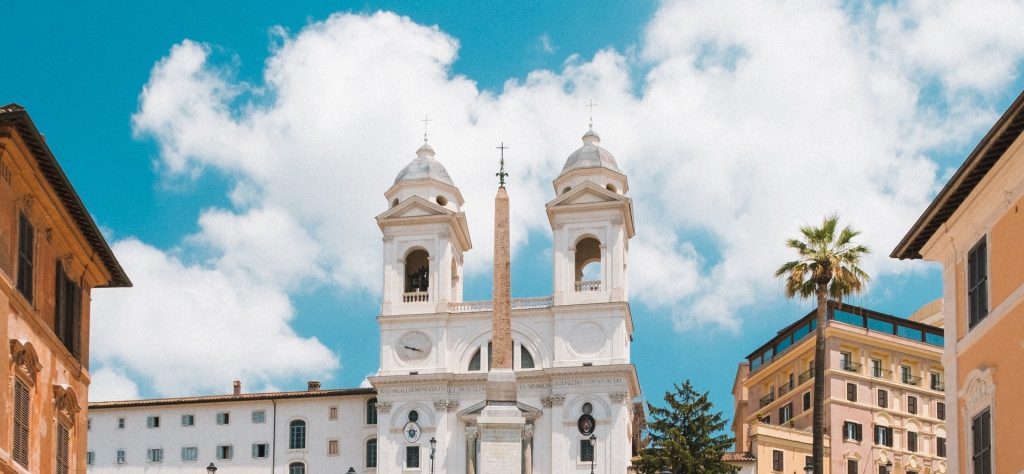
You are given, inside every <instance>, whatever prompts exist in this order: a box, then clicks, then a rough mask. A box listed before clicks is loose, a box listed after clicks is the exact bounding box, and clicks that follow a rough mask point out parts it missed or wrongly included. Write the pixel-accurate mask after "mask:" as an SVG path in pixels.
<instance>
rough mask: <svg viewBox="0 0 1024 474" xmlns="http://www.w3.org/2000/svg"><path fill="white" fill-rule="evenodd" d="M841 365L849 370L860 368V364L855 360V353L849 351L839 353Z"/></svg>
mask: <svg viewBox="0 0 1024 474" xmlns="http://www.w3.org/2000/svg"><path fill="white" fill-rule="evenodd" d="M839 366H840V367H842V368H843V370H845V371H847V372H857V371H859V370H860V364H857V363H854V362H853V354H851V353H849V352H840V353H839Z"/></svg>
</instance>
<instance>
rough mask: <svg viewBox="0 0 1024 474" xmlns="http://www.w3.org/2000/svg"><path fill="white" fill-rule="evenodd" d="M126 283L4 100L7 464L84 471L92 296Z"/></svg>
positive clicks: (0, 212)
mask: <svg viewBox="0 0 1024 474" xmlns="http://www.w3.org/2000/svg"><path fill="white" fill-rule="evenodd" d="M125 286H131V282H130V281H129V280H128V277H127V276H126V275H125V273H124V271H123V270H122V269H121V266H120V265H119V264H118V262H117V259H116V258H114V254H113V253H112V252H111V251H110V247H109V246H108V245H107V243H106V241H105V240H104V239H103V236H102V235H101V234H100V231H99V230H98V229H97V228H96V224H95V223H94V222H93V221H92V218H91V217H90V216H89V213H88V211H86V209H85V206H84V205H83V204H82V201H81V199H79V197H78V195H77V193H75V190H74V188H72V187H71V183H70V182H69V181H68V178H67V176H65V175H64V172H63V171H62V170H61V168H60V166H59V165H58V164H57V160H56V159H55V158H54V156H53V154H52V153H51V152H50V149H49V147H48V146H47V145H46V141H45V139H44V138H43V136H42V134H40V133H39V130H37V129H36V127H35V124H33V123H32V120H31V118H29V116H28V113H27V112H25V109H24V108H22V107H20V106H18V105H16V104H10V105H6V106H2V107H0V308H3V309H4V313H5V314H4V315H3V317H0V357H2V358H3V360H4V361H5V362H6V363H3V364H0V381H2V389H0V472H2V473H29V472H46V473H51V472H53V473H58V474H63V473H67V472H77V473H84V472H85V452H86V430H87V421H86V420H87V418H86V414H85V410H86V407H87V403H88V387H89V370H88V362H89V301H90V295H91V292H92V289H93V288H98V287H125Z"/></svg>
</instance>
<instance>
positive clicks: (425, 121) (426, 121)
mask: <svg viewBox="0 0 1024 474" xmlns="http://www.w3.org/2000/svg"><path fill="white" fill-rule="evenodd" d="M420 122H423V143H427V125H430V122H433V120H431V119H430V114H425V115H424V116H423V120H420Z"/></svg>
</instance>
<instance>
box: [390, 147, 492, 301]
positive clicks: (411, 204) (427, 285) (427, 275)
mask: <svg viewBox="0 0 1024 474" xmlns="http://www.w3.org/2000/svg"><path fill="white" fill-rule="evenodd" d="M384 196H385V197H386V198H387V201H388V205H389V207H390V208H389V209H388V210H387V211H385V212H384V213H382V214H380V215H378V216H377V225H378V226H379V227H380V230H381V233H382V234H383V241H384V288H383V290H384V291H383V293H384V294H383V302H382V305H381V315H384V316H388V315H394V314H419V313H435V312H445V311H448V304H449V303H458V302H461V301H462V286H463V274H462V263H463V255H464V254H465V252H466V251H468V250H469V249H471V248H472V247H473V243H472V241H471V240H470V238H469V226H468V225H467V224H466V215H465V213H463V212H462V205H463V203H464V201H463V198H462V193H461V192H460V191H459V188H457V187H456V186H455V183H454V182H452V179H451V177H450V176H448V171H447V170H445V168H444V166H443V165H442V164H441V162H439V161H437V160H436V159H435V158H434V149H433V148H431V146H430V145H429V144H427V143H426V141H424V143H423V146H421V147H420V148H419V149H418V150H416V158H414V159H413V160H412V161H411V162H410V163H409V164H408V165H406V167H405V168H403V169H402V171H401V172H399V173H398V176H397V177H396V178H395V183H394V184H393V185H392V186H391V188H389V189H388V190H387V192H385V193H384Z"/></svg>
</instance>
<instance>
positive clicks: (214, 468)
mask: <svg viewBox="0 0 1024 474" xmlns="http://www.w3.org/2000/svg"><path fill="white" fill-rule="evenodd" d="M206 472H208V473H210V474H216V473H217V466H215V465H214V464H213V463H212V462H211V463H210V465H209V466H206Z"/></svg>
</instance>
